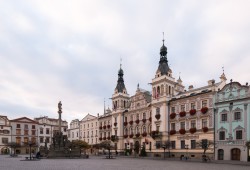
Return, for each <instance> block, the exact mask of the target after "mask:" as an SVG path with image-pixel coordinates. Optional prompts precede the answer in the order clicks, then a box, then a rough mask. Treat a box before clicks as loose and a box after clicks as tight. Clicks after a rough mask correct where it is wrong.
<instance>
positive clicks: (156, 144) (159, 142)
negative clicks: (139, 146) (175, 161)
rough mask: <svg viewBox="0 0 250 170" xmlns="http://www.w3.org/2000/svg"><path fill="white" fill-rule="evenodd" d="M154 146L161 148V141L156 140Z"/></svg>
mask: <svg viewBox="0 0 250 170" xmlns="http://www.w3.org/2000/svg"><path fill="white" fill-rule="evenodd" d="M155 146H156V149H160V148H161V141H156V143H155Z"/></svg>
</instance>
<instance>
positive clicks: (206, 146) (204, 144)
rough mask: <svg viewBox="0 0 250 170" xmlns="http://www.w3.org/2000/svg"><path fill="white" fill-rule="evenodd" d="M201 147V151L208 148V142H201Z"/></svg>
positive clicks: (205, 140) (203, 140)
mask: <svg viewBox="0 0 250 170" xmlns="http://www.w3.org/2000/svg"><path fill="white" fill-rule="evenodd" d="M201 147H202V149H205V148H208V140H207V139H202V140H201Z"/></svg>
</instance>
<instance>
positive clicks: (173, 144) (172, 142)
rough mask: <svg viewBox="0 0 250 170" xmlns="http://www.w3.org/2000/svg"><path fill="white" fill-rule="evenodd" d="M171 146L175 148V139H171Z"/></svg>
mask: <svg viewBox="0 0 250 170" xmlns="http://www.w3.org/2000/svg"><path fill="white" fill-rule="evenodd" d="M171 148H172V149H175V141H171Z"/></svg>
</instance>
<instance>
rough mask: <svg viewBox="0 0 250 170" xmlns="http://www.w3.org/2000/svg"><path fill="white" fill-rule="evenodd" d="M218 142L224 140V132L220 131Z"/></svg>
mask: <svg viewBox="0 0 250 170" xmlns="http://www.w3.org/2000/svg"><path fill="white" fill-rule="evenodd" d="M219 140H225V131H220V133H219Z"/></svg>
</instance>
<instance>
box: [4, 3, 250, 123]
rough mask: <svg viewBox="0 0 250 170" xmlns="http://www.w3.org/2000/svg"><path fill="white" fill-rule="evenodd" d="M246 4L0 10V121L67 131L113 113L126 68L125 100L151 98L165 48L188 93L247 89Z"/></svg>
mask: <svg viewBox="0 0 250 170" xmlns="http://www.w3.org/2000/svg"><path fill="white" fill-rule="evenodd" d="M249 6H250V1H248V0H239V1H236V0H220V1H218V0H209V1H201V0H189V1H186V0H175V1H170V0H157V1H155V0H143V1H139V0H123V1H122V0H118V1H117V0H99V1H98V0H88V1H87V0H79V1H78V0H70V1H69V0H30V1H29V0H23V1H19V0H5V1H4V0H0V115H6V116H8V118H9V119H15V118H19V117H23V116H26V117H29V118H31V119H33V118H35V117H40V116H48V117H51V118H57V117H58V114H57V109H58V108H57V104H58V102H59V101H62V108H63V113H62V119H63V120H67V121H68V122H69V123H70V121H71V120H73V119H79V120H81V119H82V118H83V117H84V116H86V115H87V114H88V113H89V114H92V115H97V113H100V114H103V110H104V99H105V103H106V108H107V107H108V106H109V107H112V106H111V100H110V98H111V97H112V94H113V93H114V89H115V86H116V83H117V79H118V75H117V74H118V70H119V68H120V64H122V69H123V71H124V81H125V86H126V88H127V91H128V93H129V94H130V95H134V94H135V91H136V88H137V84H138V83H139V85H140V88H143V89H146V90H149V91H151V86H150V85H149V83H150V82H151V81H152V79H153V78H154V76H155V72H156V70H157V67H158V62H159V58H160V55H159V52H160V47H161V46H162V39H163V34H162V33H163V32H164V34H165V36H164V39H165V45H166V46H167V48H168V54H167V57H168V61H169V65H170V68H171V69H172V71H173V76H174V77H175V78H176V79H177V78H178V77H179V75H180V77H181V79H182V81H183V84H184V85H185V86H186V89H187V88H188V86H189V85H193V86H194V87H200V86H205V85H206V84H207V81H208V80H210V79H215V80H216V82H218V81H219V77H220V75H221V74H222V67H224V70H225V75H226V77H227V79H228V82H229V80H230V79H233V81H238V82H240V83H241V84H245V83H246V82H250V76H249V73H250V67H249V63H250V48H249V47H250V46H249V45H250V38H249V37H250V36H249V35H250V19H249V18H250V12H249Z"/></svg>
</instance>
